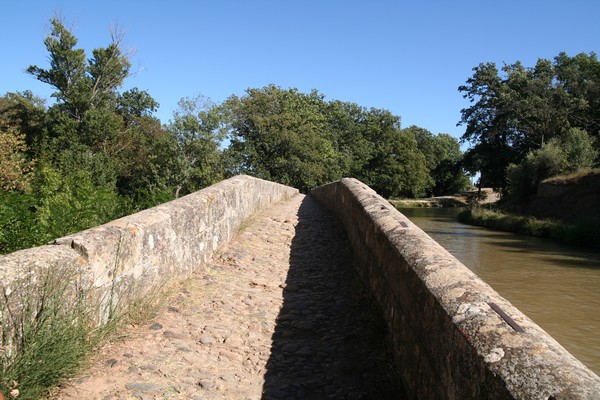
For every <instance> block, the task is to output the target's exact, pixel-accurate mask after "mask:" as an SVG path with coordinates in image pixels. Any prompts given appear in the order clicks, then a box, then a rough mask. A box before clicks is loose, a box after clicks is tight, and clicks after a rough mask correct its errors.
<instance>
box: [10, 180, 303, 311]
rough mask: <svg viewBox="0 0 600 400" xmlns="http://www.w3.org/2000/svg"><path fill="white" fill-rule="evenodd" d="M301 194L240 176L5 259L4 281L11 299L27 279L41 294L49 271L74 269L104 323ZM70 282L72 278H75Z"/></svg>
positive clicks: (198, 266) (196, 266)
mask: <svg viewBox="0 0 600 400" xmlns="http://www.w3.org/2000/svg"><path fill="white" fill-rule="evenodd" d="M297 193H298V190H297V189H294V188H291V187H288V186H284V185H280V184H276V183H273V182H268V181H264V180H261V179H256V178H252V177H249V176H236V177H234V178H231V179H228V180H225V181H222V182H220V183H218V184H216V185H213V186H210V187H208V188H206V189H203V190H200V191H198V192H195V193H192V194H190V195H187V196H184V197H182V198H180V199H177V200H174V201H171V202H169V203H165V204H162V205H160V206H157V207H154V208H151V209H148V210H144V211H142V212H139V213H137V214H133V215H130V216H127V217H124V218H121V219H118V220H115V221H112V222H109V223H107V224H105V225H101V226H98V227H95V228H92V229H88V230H86V231H82V232H79V233H76V234H73V235H69V236H66V237H63V238H60V239H56V240H55V241H54V242H53V243H52V244H49V245H45V246H40V247H36V248H31V249H26V250H21V251H17V252H15V253H12V254H8V255H5V256H2V257H0V283H1V286H2V288H3V290H4V293H5V294H8V295H9V296H10V294H11V293H14V291H15V290H17V289H18V287H22V286H18V285H22V282H23V281H24V280H25V281H26V282H27V285H29V286H28V290H32V291H35V287H31V285H34V286H35V285H36V282H38V283H39V282H41V281H42V279H41V278H38V277H42V276H44V274H46V273H47V272H52V271H55V273H59V274H60V273H62V272H61V271H67V270H69V271H70V272H72V271H73V270H75V271H76V274H75V276H76V279H75V280H76V282H73V284H74V286H75V287H76V288H82V287H92V288H93V292H94V298H96V301H98V302H99V303H100V304H99V305H100V307H99V313H100V315H99V318H100V320H103V319H105V318H106V316H107V315H108V314H109V313H110V312H114V311H115V310H117V309H122V308H126V307H127V306H128V305H129V304H130V303H132V302H133V301H136V300H137V299H140V298H143V297H144V296H145V295H147V294H148V293H150V292H151V291H153V290H155V289H156V288H157V287H159V286H160V285H162V284H163V283H164V282H166V281H167V280H168V279H169V278H171V277H185V276H187V275H189V274H191V273H192V272H194V271H201V270H202V269H203V268H204V266H205V264H206V263H207V262H208V261H209V260H210V259H211V258H212V256H213V254H214V253H215V251H216V250H217V248H218V246H219V245H220V244H222V243H224V242H227V241H228V240H229V239H230V238H231V237H232V235H234V234H235V233H236V232H237V230H238V229H239V228H240V225H241V224H242V223H243V222H244V221H245V220H246V219H248V218H249V217H250V216H251V215H252V214H254V213H256V212H257V211H259V210H260V209H262V208H265V207H267V206H269V205H270V204H273V203H276V202H279V201H281V200H283V199H286V198H289V197H291V196H293V195H295V194H297ZM56 271H57V272H56ZM65 276H70V277H71V278H70V279H73V278H72V276H73V275H72V274H71V273H69V274H65Z"/></svg>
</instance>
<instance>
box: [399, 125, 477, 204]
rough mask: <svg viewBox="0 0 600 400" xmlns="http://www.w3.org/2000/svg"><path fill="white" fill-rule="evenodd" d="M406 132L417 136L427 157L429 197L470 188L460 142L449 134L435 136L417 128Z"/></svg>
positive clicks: (420, 146)
mask: <svg viewBox="0 0 600 400" xmlns="http://www.w3.org/2000/svg"><path fill="white" fill-rule="evenodd" d="M405 131H408V132H411V133H412V134H413V135H414V136H415V139H416V140H417V145H418V146H419V150H420V151H421V152H422V153H423V155H424V156H425V164H426V166H427V170H428V172H429V178H430V179H429V182H428V186H427V189H426V191H427V195H429V196H436V195H448V194H453V193H457V192H461V191H463V190H465V189H466V188H467V187H468V186H469V183H470V182H469V178H467V176H466V175H465V172H464V171H463V168H462V158H463V157H462V156H463V155H462V152H461V150H460V144H459V142H458V140H456V139H455V138H453V137H452V136H450V135H448V134H447V133H440V134H439V135H433V134H432V133H431V132H429V131H428V130H426V129H423V128H419V127H417V126H410V127H408V128H406V129H405Z"/></svg>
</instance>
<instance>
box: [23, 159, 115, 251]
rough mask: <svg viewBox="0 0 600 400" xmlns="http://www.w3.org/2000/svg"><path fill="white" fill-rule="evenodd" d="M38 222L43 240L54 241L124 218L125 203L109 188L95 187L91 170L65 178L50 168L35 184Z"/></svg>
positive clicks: (41, 171)
mask: <svg viewBox="0 0 600 400" xmlns="http://www.w3.org/2000/svg"><path fill="white" fill-rule="evenodd" d="M34 187H35V193H36V197H37V199H36V200H37V202H36V222H37V225H38V229H39V235H40V239H43V240H44V241H50V240H53V239H55V238H57V237H60V236H64V235H67V234H69V233H74V232H78V231H81V230H84V229H87V228H90V227H93V226H97V225H100V224H103V223H105V222H108V221H110V220H112V219H115V218H117V217H120V216H121V209H122V208H121V207H122V201H121V199H120V198H119V196H118V195H117V194H116V193H115V192H114V191H111V190H109V189H107V188H102V187H98V186H96V185H95V184H94V182H93V179H92V176H91V173H90V171H89V170H87V169H79V170H75V171H73V172H72V173H70V174H69V175H64V174H61V172H60V171H58V170H56V169H55V168H53V167H52V166H50V165H47V164H42V165H40V166H39V168H38V171H37V174H36V180H35V182H34Z"/></svg>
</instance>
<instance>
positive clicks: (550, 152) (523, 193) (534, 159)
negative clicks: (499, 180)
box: [507, 128, 598, 202]
mask: <svg viewBox="0 0 600 400" xmlns="http://www.w3.org/2000/svg"><path fill="white" fill-rule="evenodd" d="M593 144H594V138H592V137H590V136H589V135H588V134H587V133H586V131H584V130H581V129H574V128H573V129H570V130H569V131H568V132H567V133H566V134H565V135H563V136H559V137H555V138H552V139H551V140H550V141H548V143H547V144H546V145H545V146H543V147H542V148H541V149H538V150H534V151H531V152H529V154H527V156H526V157H525V159H524V160H523V161H522V162H521V163H520V164H518V165H517V164H510V165H509V166H508V169H507V180H508V187H507V192H508V195H509V198H510V199H511V200H512V201H514V202H522V201H525V200H527V198H528V197H529V196H531V195H533V194H535V192H536V191H537V187H538V185H539V184H540V183H541V182H542V181H543V180H544V179H547V178H550V177H552V176H556V175H560V174H564V173H571V172H574V171H578V170H581V169H587V168H591V167H592V166H593V165H594V162H595V159H596V157H597V155H598V153H597V152H596V150H595V149H594V147H593Z"/></svg>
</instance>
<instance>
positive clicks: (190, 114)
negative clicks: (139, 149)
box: [167, 96, 225, 195]
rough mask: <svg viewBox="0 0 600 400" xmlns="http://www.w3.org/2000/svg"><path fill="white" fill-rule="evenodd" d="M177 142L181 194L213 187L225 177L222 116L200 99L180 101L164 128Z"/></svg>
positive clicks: (205, 100) (214, 107) (212, 104)
mask: <svg viewBox="0 0 600 400" xmlns="http://www.w3.org/2000/svg"><path fill="white" fill-rule="evenodd" d="M167 131H168V132H169V133H170V134H171V135H172V136H173V137H174V138H175V139H176V141H177V143H178V146H179V154H180V160H179V162H180V164H179V165H180V176H179V179H178V184H177V195H178V194H179V192H180V191H183V193H190V192H193V191H195V190H198V189H201V188H203V187H206V186H209V185H212V184H213V183H216V182H218V181H219V180H221V179H223V177H224V166H223V156H222V151H221V143H222V142H223V139H224V138H225V130H224V127H223V122H222V113H221V111H220V110H219V108H218V107H217V106H216V105H215V104H214V103H213V102H212V101H210V100H209V99H206V98H204V97H202V96H197V97H195V98H183V99H181V100H180V101H179V103H178V108H177V110H176V111H175V112H174V114H173V119H172V120H170V121H169V124H168V125H167Z"/></svg>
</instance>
